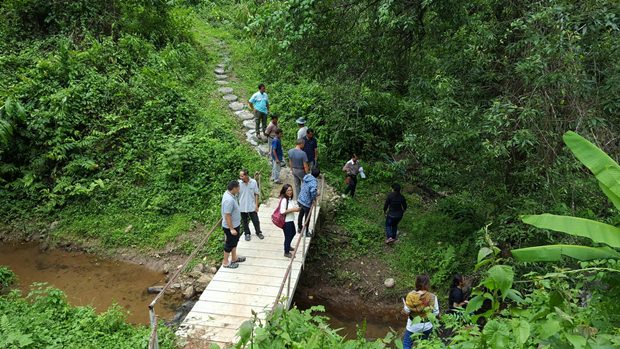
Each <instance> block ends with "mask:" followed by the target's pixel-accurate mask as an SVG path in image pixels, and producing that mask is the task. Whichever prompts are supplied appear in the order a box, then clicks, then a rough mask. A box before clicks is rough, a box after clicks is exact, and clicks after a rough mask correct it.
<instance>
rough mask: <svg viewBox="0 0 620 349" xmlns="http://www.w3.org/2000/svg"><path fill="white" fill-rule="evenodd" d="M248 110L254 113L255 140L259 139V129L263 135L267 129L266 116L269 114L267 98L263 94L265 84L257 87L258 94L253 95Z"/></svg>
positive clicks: (265, 94) (264, 93)
mask: <svg viewBox="0 0 620 349" xmlns="http://www.w3.org/2000/svg"><path fill="white" fill-rule="evenodd" d="M248 102H249V103H250V109H251V110H252V111H253V112H254V121H255V122H256V138H261V134H262V133H260V129H261V123H262V131H263V133H265V128H267V114H269V96H268V95H267V93H266V92H265V84H260V85H258V92H256V93H254V94H253V95H252V97H250V100H249V101H248Z"/></svg>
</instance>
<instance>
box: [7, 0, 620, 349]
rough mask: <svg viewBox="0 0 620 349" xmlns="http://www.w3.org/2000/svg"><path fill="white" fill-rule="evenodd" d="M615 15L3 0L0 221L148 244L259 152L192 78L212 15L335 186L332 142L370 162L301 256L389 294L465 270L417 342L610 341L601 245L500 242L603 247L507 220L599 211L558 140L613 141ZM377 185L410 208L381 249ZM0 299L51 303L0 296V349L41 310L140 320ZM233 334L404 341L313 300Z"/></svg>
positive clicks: (210, 206) (122, 330)
mask: <svg viewBox="0 0 620 349" xmlns="http://www.w3.org/2000/svg"><path fill="white" fill-rule="evenodd" d="M619 25H620V3H619V2H617V1H612V0H584V1H569V0H555V1H551V0H546V1H510V2H507V1H497V0H475V1H457V0H437V1H433V0H420V1H394V0H361V1H351V0H328V1H320V0H273V1H269V0H267V1H232V0H215V1H208V0H203V1H201V0H197V1H187V2H182V1H177V2H175V1H163V0H112V1H105V2H101V1H94V0H78V1H69V0H60V1H51V2H50V1H42V0H5V1H3V2H2V3H0V81H2V83H1V84H0V217H1V219H0V222H1V224H0V229H2V230H7V231H11V230H26V231H30V230H32V231H38V230H40V228H41V227H42V226H46V225H48V224H49V222H51V221H55V220H57V221H58V222H59V224H58V227H57V228H56V230H55V232H54V234H57V235H59V236H64V237H74V238H94V239H98V240H99V241H101V242H102V243H103V245H104V246H135V247H151V246H163V245H165V244H166V243H168V242H170V241H172V240H174V239H175V238H176V237H178V236H179V235H180V234H182V233H185V232H187V231H188V230H190V229H192V228H193V223H192V222H193V221H194V220H197V221H200V222H210V221H212V220H213V218H214V217H216V216H217V214H218V210H219V207H218V203H219V195H220V194H221V191H222V188H223V186H224V184H225V183H226V181H227V180H229V179H230V178H235V177H236V174H237V171H238V169H239V168H240V167H250V169H251V170H256V169H263V170H265V168H264V167H265V163H264V161H262V160H260V159H259V158H258V156H257V155H256V154H255V153H254V152H251V151H248V149H249V148H248V147H247V146H244V145H242V144H241V143H240V142H239V141H238V138H237V137H236V135H235V132H236V127H237V126H238V124H237V123H236V121H233V120H232V119H231V118H230V117H228V116H226V114H225V111H224V109H223V108H222V107H223V104H222V103H221V102H219V101H218V102H213V101H212V99H213V98H211V96H209V95H210V93H211V92H212V91H213V90H214V89H215V86H213V85H212V84H211V83H210V82H208V81H206V80H205V79H204V76H210V73H211V69H212V67H213V66H214V65H215V64H216V62H215V61H214V59H215V57H216V56H215V55H216V53H215V52H214V50H212V49H211V47H212V46H213V41H211V40H210V38H209V33H206V32H205V28H207V27H208V28H211V29H213V28H215V29H214V30H217V31H218V33H223V32H226V33H228V34H227V35H225V37H226V40H227V41H228V43H229V45H230V47H231V49H232V50H233V52H231V54H232V57H233V62H232V63H233V65H235V66H234V69H235V71H236V72H237V75H238V77H239V78H240V79H245V81H242V82H241V84H243V86H246V87H247V88H246V89H247V90H248V91H247V92H250V91H251V90H250V89H253V88H254V86H255V84H256V82H257V80H260V81H261V82H264V83H266V84H267V86H268V92H269V93H270V98H271V100H272V103H273V104H272V111H274V112H275V113H278V114H280V115H282V116H283V120H282V121H283V122H282V123H283V126H284V127H285V130H292V129H294V128H295V125H294V119H295V118H296V117H299V116H304V117H306V118H307V119H308V120H309V122H308V123H309V126H311V127H313V128H315V129H316V130H317V134H318V139H319V143H320V153H321V156H320V165H321V168H322V169H323V170H324V172H326V173H327V177H328V179H329V180H330V181H331V183H332V184H333V185H334V186H336V187H340V186H342V176H341V173H340V168H341V167H342V164H343V162H344V161H346V160H347V159H348V156H349V155H350V154H351V153H352V152H355V153H357V154H358V155H360V156H361V158H362V164H363V166H364V168H365V169H366V172H367V174H368V177H369V178H368V179H367V180H366V181H362V182H361V183H360V187H359V192H358V195H357V198H356V199H355V200H345V202H344V204H343V205H342V207H340V209H339V211H338V213H337V217H336V222H335V223H336V224H335V225H336V226H337V227H336V228H335V229H337V230H335V234H324V235H322V236H319V239H317V241H316V245H317V246H319V249H318V253H316V254H315V255H314V256H315V257H316V258H321V257H322V256H325V255H324V253H328V252H331V251H338V255H337V256H333V257H334V258H335V260H336V263H334V265H341V264H340V263H338V262H340V261H347V260H354V259H355V258H359V257H360V256H372V258H376V259H379V260H384V261H385V262H386V263H387V265H388V266H389V267H390V268H391V271H392V272H393V273H394V275H395V276H396V277H397V279H398V280H399V282H398V283H397V287H396V288H395V289H394V291H393V292H394V294H392V295H391V296H394V297H392V298H393V299H394V300H395V304H399V302H398V299H399V298H398V297H396V296H397V295H398V296H402V294H400V293H401V292H402V291H404V289H405V288H408V287H410V286H411V281H412V277H413V276H414V275H415V274H417V273H422V272H429V273H430V274H431V276H432V281H433V288H435V289H437V290H439V291H441V292H443V291H444V290H445V287H446V285H447V283H448V280H449V279H450V277H451V276H452V274H453V273H455V272H462V273H465V274H473V275H474V276H475V279H476V280H475V281H477V282H476V283H475V284H474V286H475V288H474V298H473V299H472V302H471V303H470V307H469V308H468V311H467V312H466V314H464V315H463V316H461V317H452V316H443V317H442V318H441V319H440V320H436V321H438V324H441V325H442V326H441V327H442V329H443V330H442V331H441V332H437V333H435V335H434V337H433V339H432V340H431V341H428V342H425V343H424V344H422V346H420V347H427V348H443V347H446V346H449V347H451V348H500V347H501V348H616V347H618V346H619V345H620V340H619V337H620V333H619V330H618V328H620V318H619V317H618V314H620V308H619V306H618V304H617V299H618V298H617V297H618V295H619V292H620V290H619V287H618V284H620V280H619V274H618V270H619V269H620V268H619V266H618V264H617V262H616V261H614V260H595V261H587V262H585V261H582V262H576V261H575V260H572V259H562V260H561V261H560V262H556V263H554V264H539V263H522V262H517V261H515V260H514V259H512V258H511V257H510V250H512V249H515V248H519V247H528V246H539V245H548V244H557V243H566V244H573V245H584V246H594V247H597V248H598V247H605V245H604V244H601V243H600V242H599V241H597V240H595V239H592V241H590V240H588V239H586V238H583V237H579V236H577V237H576V236H574V235H567V234H561V233H555V232H550V231H549V230H546V229H542V228H537V227H536V226H533V225H527V224H525V223H523V222H522V220H521V219H520V216H521V215H524V214H538V213H545V212H547V213H552V214H555V215H567V216H575V217H581V218H587V219H591V220H595V221H598V222H602V223H607V224H608V225H610V226H614V227H617V226H618V225H619V224H620V213H619V211H618V208H617V207H614V205H613V204H612V202H610V201H609V200H607V198H606V197H605V196H604V195H601V191H600V188H599V186H598V183H599V182H600V180H599V182H597V179H598V178H597V177H595V176H592V175H591V173H590V172H589V171H588V170H587V168H586V167H588V168H589V166H587V164H586V167H584V166H583V165H582V164H581V163H580V162H579V161H578V160H577V159H576V158H575V156H573V154H572V153H571V152H570V151H569V149H568V148H567V147H565V146H564V143H563V140H562V136H563V135H565V133H566V132H567V131H571V130H573V131H577V132H578V133H579V134H581V135H582V136H584V137H585V138H586V139H588V140H590V141H592V142H593V143H594V144H596V145H597V146H598V147H600V148H601V149H602V150H603V151H605V152H606V153H607V154H609V156H610V157H611V158H612V159H614V160H615V161H616V162H617V161H618V159H619V157H620V28H619ZM255 80H256V81H255ZM285 135H286V137H287V138H286V140H285V142H286V144H287V145H291V144H292V141H293V132H287V133H285ZM265 172H266V171H265ZM392 182H400V183H401V184H403V187H404V191H405V194H406V196H407V198H408V200H409V201H410V207H411V208H410V210H409V211H408V212H407V216H406V217H405V219H404V220H403V222H402V223H401V229H402V232H401V243H399V244H398V245H396V246H394V248H393V249H390V250H387V251H386V250H385V249H384V247H383V243H382V239H381V237H382V220H383V214H382V212H381V207H382V201H383V199H384V195H385V194H386V193H387V192H388V190H389V185H390V184H391V183H392ZM618 182H620V180H618ZM604 194H606V195H607V192H605V191H604ZM129 226H130V227H131V229H127V227H129ZM335 243H339V245H338V246H341V248H340V249H334V248H333V246H335V245H334V244H335ZM612 247H614V246H612ZM615 248H616V249H617V246H615ZM321 251H323V252H321ZM322 253H323V254H322ZM339 272H340V273H339ZM326 274H327V275H329V276H330V277H331V278H332V279H334V280H336V281H343V282H344V281H347V283H349V282H350V281H355V280H350V279H349V280H347V278H350V277H351V276H350V275H346V274H344V273H342V271H339V270H326ZM10 275H11V274H9V272H8V271H7V272H5V273H4V274H3V278H4V279H3V280H9V279H10V278H11V276H10ZM6 283H7V284H9V281H6ZM388 296H390V295H389V294H388ZM440 297H442V302H443V301H444V299H443V298H445V297H443V295H440ZM474 299H475V301H474ZM442 306H443V304H442ZM0 309H2V313H6V314H12V312H15V311H19V312H22V313H25V314H39V313H41V312H43V313H45V314H48V313H46V312H49V314H51V315H52V316H56V317H59V316H60V318H61V319H62V320H63V321H57V322H54V324H51V323H47V322H46V321H48V320H46V319H47V318H48V317H45V316H43V317H40V316H39V317H37V316H34V315H33V316H32V317H31V318H37V319H38V320H40V321H35V322H31V321H29V320H28V319H30V318H20V319H19V320H18V321H7V320H4V319H3V317H2V315H1V314H2V313H0V333H3V332H2V331H4V333H7V334H10V335H11V336H10V337H8V336H0V338H1V339H0V341H2V340H5V341H8V340H11V342H7V343H8V344H6V345H5V346H7V347H18V348H19V347H24V348H28V347H36V346H37V345H38V344H37V343H43V342H35V340H36V339H37V338H35V336H37V335H38V333H39V332H41V331H44V329H46V328H52V330H53V331H55V332H54V333H56V334H60V333H71V332H70V331H69V330H67V329H69V328H77V329H79V330H83V331H85V332H88V331H90V330H93V329H94V330H95V331H96V332H98V333H105V334H106V336H102V337H101V338H99V339H100V340H102V341H109V342H101V343H102V344H101V345H102V346H101V347H106V345H108V344H109V343H122V344H123V345H125V343H127V347H132V346H131V345H137V346H143V344H142V343H145V342H144V338H145V336H146V335H147V332H145V331H144V330H143V329H137V328H130V327H127V326H126V325H124V324H123V323H122V316H120V315H119V314H117V313H116V312H115V311H114V310H111V311H110V312H109V313H105V314H103V315H100V316H99V317H97V316H95V315H94V314H93V313H92V311H91V310H88V309H84V308H72V307H70V306H68V305H67V304H66V302H65V301H64V298H63V296H62V295H61V294H60V293H58V292H57V291H44V292H43V291H39V292H35V293H33V294H32V295H30V296H28V297H26V298H22V297H19V296H18V295H16V294H15V293H11V294H10V295H9V296H8V297H7V296H5V297H0ZM3 320H4V321H3ZM65 320H66V321H65ZM103 322H105V324H104V323H103ZM474 323H478V324H486V325H485V326H484V327H482V326H475V325H472V324H474ZM85 324H86V325H88V324H90V325H88V326H86V325H85ZM254 325H255V326H254ZM76 326H77V327H76ZM439 327H440V326H437V328H439ZM243 332H244V333H242V341H241V342H240V343H239V345H238V346H239V347H242V346H243V345H244V344H246V343H247V342H248V341H252V343H254V344H255V345H256V346H257V347H265V348H275V347H276V346H274V345H275V344H274V343H276V344H277V345H278V346H281V347H304V348H323V347H327V346H328V347H330V348H360V347H365V348H384V347H386V346H388V345H391V344H389V343H392V342H393V343H395V345H396V346H397V347H399V346H400V345H402V344H401V342H400V339H399V338H397V337H394V336H392V335H389V336H388V337H386V338H385V339H383V340H377V341H375V342H372V343H370V342H368V341H366V340H365V339H364V338H363V329H362V330H360V336H359V337H360V338H357V339H353V340H345V339H344V338H342V337H341V336H339V335H338V334H337V333H336V332H335V331H333V330H331V329H329V328H328V326H327V324H326V321H325V320H324V319H322V318H320V317H318V316H316V315H315V314H313V313H311V312H310V311H306V312H299V311H297V310H292V311H290V312H282V311H278V312H276V313H275V314H274V316H273V317H272V318H271V319H270V321H268V322H266V323H262V324H258V323H257V324H251V325H249V326H245V327H244V330H243ZM50 333H51V332H50ZM89 333H90V332H89ZM125 334H127V336H125ZM107 335H110V337H108V336H107ZM438 335H441V337H439V336H438ZM84 338H90V337H88V336H85V337H84ZM162 338H165V339H166V340H168V339H169V338H167V337H165V335H162ZM67 340H68V339H67ZM75 340H78V339H75ZM112 341H115V342H112ZM0 343H1V342H0ZM63 343H64V344H67V343H72V342H66V341H65V342H62V341H60V342H59V344H58V346H59V347H61V346H62V345H63ZM75 343H86V342H75ZM105 343H108V344H105ZM166 343H168V342H166ZM43 345H44V344H43ZM166 345H171V344H170V343H168V344H166ZM0 347H2V346H1V345H0ZM134 347H135V346H134Z"/></svg>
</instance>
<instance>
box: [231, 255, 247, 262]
mask: <svg viewBox="0 0 620 349" xmlns="http://www.w3.org/2000/svg"><path fill="white" fill-rule="evenodd" d="M242 262H245V257H241V256H237V260H236V261H234V262H233V263H242Z"/></svg>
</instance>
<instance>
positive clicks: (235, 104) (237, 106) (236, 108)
mask: <svg viewBox="0 0 620 349" xmlns="http://www.w3.org/2000/svg"><path fill="white" fill-rule="evenodd" d="M228 108H230V110H232V111H240V110H243V103H241V102H232V103H230V104H229V105H228Z"/></svg>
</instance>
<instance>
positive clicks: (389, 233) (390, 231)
mask: <svg viewBox="0 0 620 349" xmlns="http://www.w3.org/2000/svg"><path fill="white" fill-rule="evenodd" d="M406 210H407V200H405V197H404V196H403V195H402V194H401V193H400V184H397V183H394V184H392V192H391V193H389V194H388V196H387V198H386V199H385V204H384V205H383V213H385V236H386V238H385V243H386V244H391V243H392V242H394V241H396V240H398V237H397V236H396V234H397V232H398V223H400V220H401V219H403V215H404V214H405V211H406Z"/></svg>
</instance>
